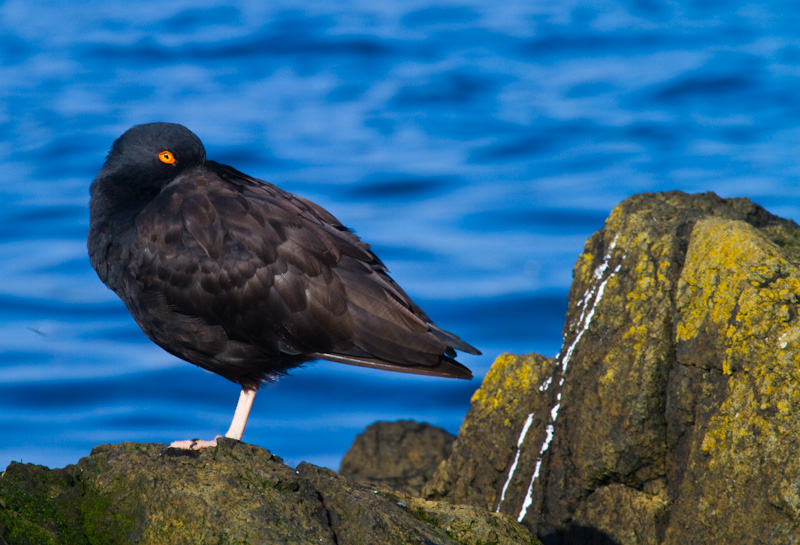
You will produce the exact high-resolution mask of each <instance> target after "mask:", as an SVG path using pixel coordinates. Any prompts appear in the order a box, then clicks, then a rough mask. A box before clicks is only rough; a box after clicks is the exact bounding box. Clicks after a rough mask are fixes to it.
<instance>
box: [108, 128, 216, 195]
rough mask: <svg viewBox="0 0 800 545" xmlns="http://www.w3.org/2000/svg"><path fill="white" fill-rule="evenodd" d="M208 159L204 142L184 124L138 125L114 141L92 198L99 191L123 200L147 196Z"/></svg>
mask: <svg viewBox="0 0 800 545" xmlns="http://www.w3.org/2000/svg"><path fill="white" fill-rule="evenodd" d="M205 160H206V151H205V148H204V147H203V143H202V142H201V141H200V139H199V138H198V137H197V136H196V135H195V134H194V133H193V132H192V131H190V130H189V129H187V128H186V127H184V126H183V125H177V124H175V123H147V124H144V125H136V126H135V127H132V128H130V129H128V130H127V131H126V132H125V133H124V134H123V135H122V136H120V137H119V138H117V139H116V140H115V141H114V144H113V145H112V146H111V151H110V152H109V153H108V157H106V162H105V164H104V165H103V168H102V169H101V170H100V173H99V174H98V175H97V178H95V180H94V183H92V198H94V197H95V195H96V194H97V193H102V194H103V196H104V197H105V198H107V199H109V200H110V201H111V202H115V201H116V202H120V203H123V202H124V201H130V200H140V199H141V198H147V196H150V195H153V194H154V193H158V191H160V190H161V189H162V188H163V187H164V186H166V185H167V184H169V183H170V182H171V181H172V180H174V179H175V178H176V177H178V176H179V175H180V174H181V173H183V172H185V171H186V170H188V169H190V168H194V167H198V166H202V165H203V164H204V163H205Z"/></svg>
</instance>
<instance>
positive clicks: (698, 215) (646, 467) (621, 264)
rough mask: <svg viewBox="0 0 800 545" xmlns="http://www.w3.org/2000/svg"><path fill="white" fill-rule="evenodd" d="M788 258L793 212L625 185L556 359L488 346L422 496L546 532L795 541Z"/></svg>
mask: <svg viewBox="0 0 800 545" xmlns="http://www.w3.org/2000/svg"><path fill="white" fill-rule="evenodd" d="M799 258H800V228H798V226H797V225H796V224H795V223H793V222H791V221H787V220H783V219H780V218H778V217H776V216H773V215H771V214H769V213H768V212H766V211H765V210H764V209H763V208H761V207H759V206H757V205H755V204H753V203H752V202H750V201H748V200H746V199H720V198H718V197H717V196H715V195H712V194H704V195H686V194H683V193H678V192H672V193H666V194H658V195H656V194H643V195H637V196H634V197H632V198H630V199H628V200H626V201H624V202H623V203H621V204H620V205H619V206H617V207H616V208H615V209H614V211H613V212H612V213H611V215H610V217H609V218H608V220H607V221H606V224H605V227H604V228H603V230H601V231H600V232H598V233H596V234H595V235H594V236H592V237H591V238H590V239H589V241H588V242H587V243H586V248H585V251H584V253H583V254H582V255H581V256H580V257H579V258H578V261H577V264H576V266H575V270H574V282H573V285H572V288H571V290H570V295H569V298H570V301H569V311H568V314H567V318H566V324H565V327H564V334H563V347H562V350H561V353H560V354H559V356H558V358H557V359H556V360H547V359H545V358H542V357H540V356H524V357H515V356H510V355H504V356H501V357H500V358H498V360H497V362H496V363H495V365H494V367H493V368H492V370H491V372H490V373H489V375H488V376H487V378H486V380H485V381H484V384H483V385H482V386H481V388H480V390H478V392H476V394H475V395H474V396H473V399H472V406H471V409H470V412H469V414H468V415H467V418H466V420H465V421H464V424H463V427H462V430H461V432H460V434H459V438H458V440H457V441H456V443H455V445H454V447H453V455H452V456H451V458H450V459H448V460H447V462H445V463H444V464H443V465H442V466H441V467H440V468H439V470H438V472H437V474H436V475H435V476H434V478H433V480H432V481H431V482H429V483H428V485H427V486H426V489H425V496H426V497H428V498H436V499H450V500H451V501H454V502H457V503H469V504H471V505H475V506H480V507H482V508H489V509H492V508H494V509H497V510H499V511H500V512H502V513H507V514H510V515H512V516H514V517H516V518H518V519H519V520H521V521H522V522H523V523H524V524H526V525H527V526H528V527H529V528H531V529H532V530H534V531H535V532H536V533H538V535H539V536H540V537H541V538H542V539H543V541H544V542H545V543H547V544H558V543H569V544H574V543H619V544H624V545H628V544H630V545H634V544H676V545H677V544H692V543H697V544H701V543H702V544H709V543H731V542H736V543H775V544H778V543H781V544H783V543H790V542H793V541H797V540H798V539H800V448H799V447H798V445H800V411H798V402H800V319H799V318H798V312H797V305H798V300H800V269H798V263H799V262H800V259H799ZM532 312H535V309H532Z"/></svg>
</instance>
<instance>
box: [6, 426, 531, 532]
mask: <svg viewBox="0 0 800 545" xmlns="http://www.w3.org/2000/svg"><path fill="white" fill-rule="evenodd" d="M414 501H421V500H415V499H414V498H412V497H410V496H405V495H402V494H400V493H394V492H392V491H388V490H380V491H379V490H374V489H372V488H369V487H365V486H363V485H360V484H358V483H355V482H353V481H350V480H348V479H347V478H345V477H343V476H341V475H339V474H337V473H335V472H333V471H330V470H327V469H322V468H318V467H315V466H312V465H310V464H300V466H298V468H297V470H293V469H291V468H290V467H288V466H286V465H285V464H283V462H282V461H281V460H280V459H279V458H277V457H275V456H272V455H270V453H269V451H266V450H264V449H261V448H258V447H255V446H252V445H247V444H244V443H240V442H238V441H232V440H228V439H222V440H220V444H219V446H218V447H216V448H210V449H206V450H203V451H199V452H197V451H178V450H175V449H165V448H164V447H163V445H154V444H135V443H122V444H119V445H102V446H99V447H96V448H95V449H93V450H92V453H91V455H89V456H88V457H86V458H83V459H81V460H80V461H79V462H78V463H77V464H76V465H74V466H67V467H66V468H64V469H55V470H49V469H47V468H45V467H42V466H35V465H31V464H16V463H12V464H11V465H10V466H9V467H8V468H7V469H6V471H5V472H4V473H3V475H2V477H0V544H8V545H27V544H31V545H34V544H35V545H61V544H63V545H83V544H86V545H89V544H91V545H100V544H102V545H114V544H154V545H155V544H158V545H169V544H193V545H195V544H206V543H209V544H210V543H213V544H248V545H251V544H273V543H280V544H282V545H283V544H292V543H296V544H303V545H307V544H323V545H324V544H331V545H333V544H337V545H357V544H375V545H378V544H380V545H383V544H395V543H397V544H400V543H403V544H426V545H455V544H473V543H478V542H477V541H475V540H474V539H473V538H472V537H471V536H470V535H469V531H464V529H465V528H475V529H476V531H477V532H479V535H488V536H493V539H494V537H496V538H497V541H496V542H497V543H510V544H525V545H528V544H532V543H534V538H533V536H532V534H530V532H528V530H526V529H525V528H524V527H523V526H521V525H520V524H518V523H517V522H515V521H514V520H513V519H511V518H509V517H506V516H503V515H497V514H494V513H487V512H485V511H480V510H477V509H469V508H454V507H453V506H450V505H445V506H439V505H437V504H430V505H427V504H421V503H413V502H414ZM448 509H451V510H453V512H454V515H453V516H451V517H449V518H448V517H444V516H442V511H443V510H444V511H446V510H448Z"/></svg>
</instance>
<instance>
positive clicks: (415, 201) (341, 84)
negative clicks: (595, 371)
mask: <svg viewBox="0 0 800 545" xmlns="http://www.w3.org/2000/svg"><path fill="white" fill-rule="evenodd" d="M301 5H302V7H298V6H301ZM798 28H800V4H798V3H797V2H795V1H792V0H782V1H778V0H775V1H771V2H760V3H752V4H751V3H745V2H737V1H725V2H722V1H716V0H704V1H696V2H688V1H685V0H684V1H676V2H671V3H664V2H655V1H652V0H629V1H626V2H623V1H593V2H585V1H581V2H575V1H573V2H544V1H530V2H493V1H489V0H483V1H473V2H440V3H430V2H419V1H418V2H414V1H411V2H409V1H403V2H397V1H384V2H365V1H363V0H362V1H357V0H354V1H351V2H319V1H311V2H304V3H302V4H298V3H296V2H285V1H283V2H282V1H273V2H269V3H264V2H250V3H245V4H242V5H238V6H236V7H229V6H228V5H227V3H225V2H219V1H214V0H211V1H205V2H204V1H197V0H192V1H191V2H189V1H185V0H173V1H171V2H152V1H145V2H125V3H122V2H113V1H112V2H109V1H107V0H104V1H102V2H101V1H99V0H89V1H85V2H47V3H45V2H35V1H33V2H31V1H27V0H25V1H22V0H10V1H6V2H4V3H3V4H2V5H1V6H0V98H1V100H0V153H1V154H2V157H3V163H2V171H0V181H1V182H2V183H1V184H0V251H2V261H0V356H1V358H0V437H2V439H0V468H2V467H5V465H7V464H8V462H9V461H11V460H17V461H19V460H22V461H25V462H35V463H41V464H46V465H49V466H51V467H57V466H63V465H66V464H68V463H74V462H75V461H77V460H78V458H80V457H81V456H84V455H86V454H88V452H89V450H90V448H91V446H93V445H96V444H100V443H108V442H118V441H159V442H168V441H171V440H174V439H184V438H190V437H202V438H211V437H213V436H214V435H215V434H217V433H221V432H224V431H225V430H226V429H227V426H228V423H229V420H230V417H231V416H232V414H233V409H234V406H235V403H236V399H237V396H238V387H237V386H236V385H234V384H232V383H229V382H227V381H226V380H224V379H222V378H220V377H218V376H216V375H212V374H209V373H206V372H204V371H202V370H200V369H198V368H196V367H194V366H192V365H189V364H187V363H184V362H182V361H180V360H177V359H175V358H173V357H171V356H169V355H167V354H166V353H164V352H163V351H162V350H161V349H159V348H158V347H156V346H155V345H153V344H152V343H150V342H149V341H148V340H147V339H146V338H145V337H144V335H143V334H142V333H141V332H140V331H139V330H138V328H137V327H136V325H135V324H134V322H133V320H132V319H131V318H130V316H129V315H128V313H127V311H126V310H125V308H124V306H123V305H122V303H121V302H120V301H118V300H117V299H116V297H115V296H114V294H113V293H112V292H110V291H109V290H107V289H106V288H105V287H104V286H103V285H102V284H101V283H100V281H99V280H98V279H97V277H96V275H95V274H94V272H93V271H92V269H91V267H90V265H89V261H88V258H87V256H86V251H85V236H86V231H87V228H88V208H87V201H88V186H89V183H90V182H91V180H92V179H93V178H94V176H95V175H96V173H97V171H98V170H99V168H100V166H101V165H102V162H103V159H104V157H105V154H106V152H107V151H108V149H109V147H110V145H111V142H112V141H113V140H114V139H115V138H116V137H117V136H119V135H120V134H121V133H122V132H123V131H124V130H125V129H127V128H128V127H130V126H131V125H134V124H137V123H143V122H149V121H156V120H162V121H172V122H178V123H183V124H185V125H186V126H188V127H189V128H191V129H192V130H193V131H194V132H195V133H197V134H198V135H199V136H200V137H201V139H202V140H203V141H204V142H205V145H206V148H207V151H208V155H209V157H211V158H213V159H216V160H218V161H221V162H226V163H230V164H232V165H234V166H235V167H236V168H238V169H240V170H243V171H245V172H247V173H249V174H252V175H254V176H258V177H261V178H264V179H267V180H270V181H272V182H273V183H276V184H278V185H280V186H281V187H283V188H285V189H287V190H289V191H292V192H295V193H299V194H301V195H303V196H305V197H308V198H310V199H312V200H314V201H316V202H318V203H320V204H322V205H323V206H325V207H326V208H328V209H329V210H330V211H332V212H333V213H334V214H335V215H336V216H338V217H339V218H340V219H341V220H342V221H343V222H344V223H345V224H347V225H348V226H350V227H351V228H353V229H355V230H356V231H357V232H358V233H359V234H361V235H362V236H363V237H364V238H365V239H366V240H367V241H368V242H370V243H371V244H372V245H373V247H374V249H375V250H376V253H377V254H378V255H379V256H380V257H381V258H382V259H383V260H384V261H385V262H386V263H387V265H388V266H389V268H390V269H391V271H392V274H393V276H394V277H395V279H396V280H397V281H398V282H399V283H400V284H401V285H403V286H404V287H405V289H406V291H408V292H409V293H410V294H411V295H412V296H413V297H414V298H415V299H416V300H417V302H418V303H419V304H420V305H421V306H422V307H423V308H424V309H426V310H427V312H428V313H429V314H430V315H431V316H432V317H433V318H434V320H435V321H436V322H437V323H438V324H439V325H441V326H442V327H444V328H446V329H449V330H452V331H454V332H455V333H457V334H459V335H460V336H462V337H464V338H465V339H467V340H468V341H469V342H471V343H473V344H474V345H476V346H478V347H480V348H481V349H482V350H483V352H484V356H482V357H470V356H465V357H463V358H461V360H462V361H463V362H464V363H465V364H467V365H468V366H469V367H471V368H472V369H473V370H474V371H475V374H476V377H477V378H476V379H475V380H473V381H471V382H466V381H454V380H449V381H448V380H444V379H430V378H420V377H413V376H407V375H401V374H394V373H385V372H376V371H370V370H365V369H359V368H352V367H348V366H344V365H337V364H330V363H319V364H312V365H309V366H308V367H307V368H303V369H299V370H296V371H295V372H293V373H292V376H290V377H288V378H285V379H283V380H281V381H280V382H278V383H276V384H270V385H268V386H265V387H264V388H263V389H262V391H261V392H260V394H259V396H258V398H257V399H256V403H255V407H254V409H253V413H252V416H251V420H250V423H249V425H248V428H247V431H246V433H245V440H246V441H248V442H251V443H255V444H258V445H261V446H264V447H266V448H269V449H271V450H272V451H273V452H274V453H276V454H278V455H280V456H283V457H284V458H285V459H286V460H287V461H288V462H289V463H291V464H295V463H297V462H299V461H301V460H307V461H310V462H313V463H316V464H321V465H325V466H330V467H337V466H338V463H339V460H340V459H341V456H342V455H343V453H344V452H345V450H346V449H347V447H348V446H349V444H350V443H351V442H352V440H353V438H354V437H355V435H356V434H357V433H358V432H359V431H360V430H362V429H363V428H364V427H365V426H366V425H368V424H369V423H371V422H372V421H374V420H377V419H400V418H414V419H419V420H425V421H428V422H431V423H433V424H437V425H440V426H444V427H445V428H447V429H449V430H450V431H452V432H456V431H457V430H458V426H459V424H460V422H461V419H462V418H463V416H464V414H465V413H466V411H467V409H468V406H469V398H470V395H471V394H472V392H473V391H474V389H475V388H477V387H478V385H479V384H480V377H481V376H482V375H484V374H485V373H486V371H487V370H488V368H489V366H490V364H491V362H492V361H493V359H494V358H495V357H496V356H497V355H498V354H499V353H501V352H503V351H512V352H540V353H543V354H546V355H554V354H555V353H556V352H557V351H558V350H559V347H560V344H561V338H560V335H561V328H562V326H563V319H564V313H565V310H566V300H567V290H568V288H569V284H570V281H571V271H572V266H573V264H574V262H575V259H576V258H577V256H578V254H579V253H580V252H581V250H582V248H583V243H584V242H585V240H586V239H587V238H588V237H589V236H590V235H591V234H592V232H594V231H596V230H597V229H600V228H601V227H602V225H603V221H604V219H605V217H606V216H607V215H608V213H609V211H610V210H611V208H612V207H613V206H614V205H615V204H616V203H618V202H619V201H620V200H622V199H624V198H626V197H628V196H629V195H631V194H633V193H637V192H642V191H660V190H669V189H681V190H684V191H689V192H699V191H715V192H717V193H718V194H720V195H722V196H726V197H734V196H746V197H750V198H751V199H753V200H755V201H756V202H758V203H760V204H762V205H764V206H766V207H767V208H768V209H769V210H771V211H772V212H774V213H777V214H779V215H782V216H784V217H789V218H792V219H795V220H798V219H800V208H798V201H797V189H796V188H797V180H798V174H800V129H798V127H800V98H799V96H798V89H800V38H799V36H800V32H798Z"/></svg>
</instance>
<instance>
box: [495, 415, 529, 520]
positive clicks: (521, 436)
mask: <svg viewBox="0 0 800 545" xmlns="http://www.w3.org/2000/svg"><path fill="white" fill-rule="evenodd" d="M532 422H533V413H531V414H529V415H528V419H527V420H526V421H525V425H524V426H522V433H520V434H519V439H517V455H516V456H515V457H514V463H513V464H511V469H509V470H508V478H507V479H506V484H504V485H503V491H502V492H501V493H500V501H499V502H497V509H495V512H496V513H499V512H500V505H501V504H502V503H503V500H504V499H506V490H508V485H509V483H510V482H511V478H512V477H513V476H514V472H515V471H516V470H517V463H518V462H519V453H520V447H522V443H523V442H524V441H525V436H526V435H528V429H529V428H530V427H531V423H532Z"/></svg>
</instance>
